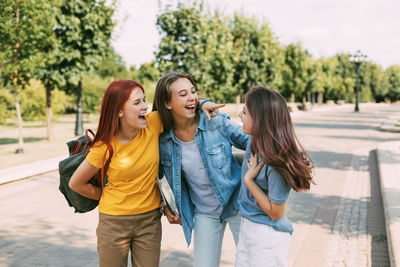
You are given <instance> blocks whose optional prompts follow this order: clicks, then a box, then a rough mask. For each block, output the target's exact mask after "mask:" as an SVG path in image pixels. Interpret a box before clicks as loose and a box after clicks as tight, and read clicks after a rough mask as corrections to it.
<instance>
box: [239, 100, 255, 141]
mask: <svg viewBox="0 0 400 267" xmlns="http://www.w3.org/2000/svg"><path fill="white" fill-rule="evenodd" d="M239 118H240V120H241V121H242V123H243V125H242V128H243V133H245V134H251V127H252V126H253V119H252V118H251V116H250V113H249V111H248V110H247V106H246V105H244V106H243V109H242V111H241V112H240V113H239Z"/></svg>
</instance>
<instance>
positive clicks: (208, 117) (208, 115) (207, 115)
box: [204, 110, 211, 121]
mask: <svg viewBox="0 0 400 267" xmlns="http://www.w3.org/2000/svg"><path fill="white" fill-rule="evenodd" d="M204 114H205V115H206V117H207V119H208V121H210V120H211V116H210V113H208V110H207V111H204Z"/></svg>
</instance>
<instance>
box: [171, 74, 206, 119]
mask: <svg viewBox="0 0 400 267" xmlns="http://www.w3.org/2000/svg"><path fill="white" fill-rule="evenodd" d="M170 88H171V101H170V102H169V103H167V104H166V107H167V108H168V109H169V110H171V113H172V116H173V117H174V118H175V119H178V118H180V119H193V118H194V116H195V115H196V105H197V102H198V96H197V91H196V88H195V87H194V85H193V84H192V83H191V82H190V81H189V80H188V79H186V78H180V79H178V80H176V81H175V82H173V83H171V85H170Z"/></svg>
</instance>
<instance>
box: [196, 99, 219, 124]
mask: <svg viewBox="0 0 400 267" xmlns="http://www.w3.org/2000/svg"><path fill="white" fill-rule="evenodd" d="M222 107H225V104H215V103H214V102H212V101H211V100H210V99H206V100H202V101H201V103H200V108H201V110H202V111H203V112H204V114H205V115H206V117H207V119H208V120H211V118H212V117H215V116H217V113H218V109H219V108H222Z"/></svg>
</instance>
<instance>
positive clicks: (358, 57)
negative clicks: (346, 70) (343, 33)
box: [349, 50, 367, 112]
mask: <svg viewBox="0 0 400 267" xmlns="http://www.w3.org/2000/svg"><path fill="white" fill-rule="evenodd" d="M366 57H367V56H366V55H364V54H362V53H361V51H360V50H357V52H356V53H355V54H352V55H350V57H349V60H350V61H351V62H353V63H354V65H355V66H356V74H357V79H356V106H355V108H354V111H355V112H358V111H359V110H360V109H359V107H358V102H359V96H358V94H359V91H360V67H361V64H362V63H363V62H364V61H365V59H366Z"/></svg>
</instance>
